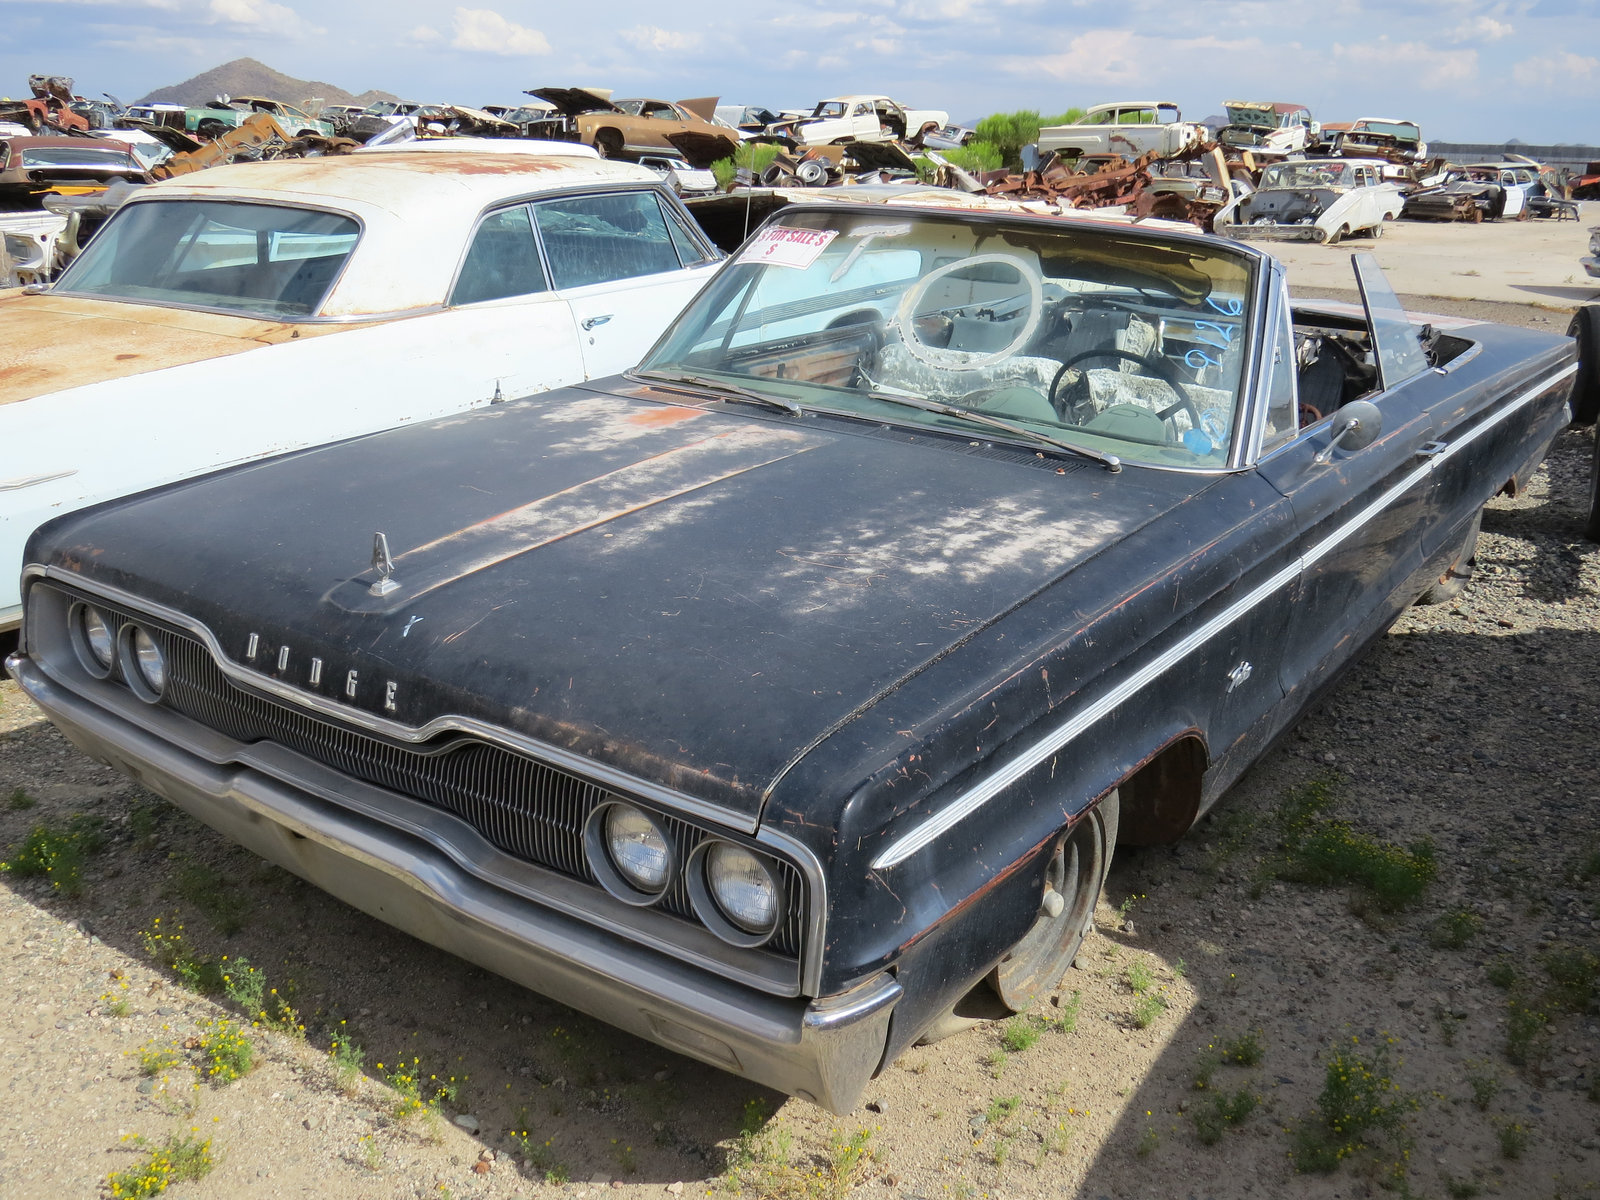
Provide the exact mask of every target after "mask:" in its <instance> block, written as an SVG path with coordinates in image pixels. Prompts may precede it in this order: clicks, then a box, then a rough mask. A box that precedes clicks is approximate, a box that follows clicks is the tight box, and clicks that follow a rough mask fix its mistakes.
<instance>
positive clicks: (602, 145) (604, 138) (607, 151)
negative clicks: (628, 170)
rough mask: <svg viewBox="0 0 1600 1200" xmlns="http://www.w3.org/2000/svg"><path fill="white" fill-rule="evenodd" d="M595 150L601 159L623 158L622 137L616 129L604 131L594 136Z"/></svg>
mask: <svg viewBox="0 0 1600 1200" xmlns="http://www.w3.org/2000/svg"><path fill="white" fill-rule="evenodd" d="M594 148H595V150H597V151H598V152H599V154H600V157H601V158H621V157H622V135H621V134H620V133H618V132H617V131H616V130H615V129H602V130H599V131H598V132H597V133H596V134H595V135H594Z"/></svg>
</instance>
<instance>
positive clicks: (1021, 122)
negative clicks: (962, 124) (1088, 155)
mask: <svg viewBox="0 0 1600 1200" xmlns="http://www.w3.org/2000/svg"><path fill="white" fill-rule="evenodd" d="M1081 116H1083V109H1081V108H1069V109H1068V110H1067V111H1066V112H1064V113H1062V114H1060V115H1059V116H1054V117H1041V116H1040V115H1039V114H1038V113H1036V112H1034V111H1032V110H1031V109H1024V110H1022V111H1020V112H1010V113H994V114H993V115H991V116H987V117H984V118H983V120H981V121H979V122H978V124H977V134H978V136H977V138H976V139H974V144H976V143H977V142H980V141H981V142H985V143H987V144H988V145H990V146H992V147H994V149H995V150H996V151H998V152H999V154H1000V162H999V163H997V164H996V165H995V166H994V167H987V168H985V169H986V170H990V171H992V170H996V169H997V168H998V167H1001V166H1006V167H1018V168H1020V167H1021V166H1022V148H1023V147H1024V146H1026V145H1027V144H1028V143H1029V142H1036V141H1038V140H1039V130H1040V129H1041V128H1044V127H1045V126H1049V125H1070V124H1071V123H1072V122H1073V121H1076V120H1077V119H1078V118H1079V117H1081ZM961 165H962V166H963V167H964V168H965V169H966V170H971V169H972V168H971V167H966V166H965V164H961Z"/></svg>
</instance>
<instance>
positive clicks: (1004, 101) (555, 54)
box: [0, 0, 1600, 143]
mask: <svg viewBox="0 0 1600 1200" xmlns="http://www.w3.org/2000/svg"><path fill="white" fill-rule="evenodd" d="M467 3H468V4H472V5H475V4H479V3H485V4H490V5H492V7H481V8H480V7H467V6H465V5H463V6H455V7H453V6H451V5H450V4H448V3H446V4H440V3H438V2H437V0H431V2H429V3H422V2H419V0H383V2H379V0H317V2H312V0H284V2H281V3H280V2H279V0H0V21H3V22H4V26H5V28H6V31H7V32H6V37H5V38H4V41H3V44H0V94H5V93H7V92H9V93H10V94H11V95H19V94H25V93H26V85H27V76H28V74H29V73H30V72H34V71H39V72H45V73H51V74H66V75H72V76H74V77H75V78H76V79H77V81H78V89H79V91H81V92H83V93H84V94H86V95H98V94H99V93H100V92H102V91H105V92H111V93H114V94H116V95H118V96H120V97H122V98H123V99H124V100H132V99H134V98H136V97H138V96H141V95H143V94H144V93H146V92H148V91H151V90H153V89H155V88H157V87H162V86H165V85H168V84H173V83H178V82H181V81H182V80H184V79H187V78H189V77H190V76H192V75H195V74H197V73H199V72H201V71H203V70H206V69H208V68H210V67H214V66H217V65H218V64H220V63H223V62H226V61H227V60H229V59H232V58H237V57H240V56H245V55H248V56H251V57H254V58H257V59H259V60H261V61H262V62H264V63H266V64H267V65H269V66H271V67H274V68H276V69H277V70H280V71H283V72H285V73H287V74H289V75H293V76H296V77H298V78H302V79H322V80H326V81H328V82H330V83H334V84H337V85H338V86H340V87H343V88H346V89H348V90H350V91H352V92H359V91H362V90H364V89H366V88H373V87H376V88H383V89H385V90H387V91H391V92H395V93H398V94H401V95H403V96H405V97H406V98H408V99H416V100H423V101H453V102H456V103H462V104H472V105H479V104H494V103H502V104H504V103H512V102H514V101H515V100H516V99H517V97H518V96H519V94H520V93H521V91H522V89H524V88H527V87H534V86H539V85H542V84H551V85H562V84H568V85H570V84H578V85H588V86H597V87H611V88H614V89H615V90H616V93H617V95H619V96H629V95H646V96H657V97H662V98H666V99H678V98H682V97H687V96H703V95H709V94H713V93H720V94H721V95H722V96H723V97H724V99H725V100H727V101H729V102H737V103H761V104H766V105H768V106H769V107H773V108H778V107H798V106H800V105H809V104H811V103H812V102H814V101H816V100H818V99H821V98H823V97H825V96H830V95H836V94H839V93H841V92H851V91H867V92H884V93H887V94H889V95H891V96H893V97H895V98H896V99H898V100H900V101H901V102H902V103H905V104H907V105H910V106H914V107H928V108H942V109H945V110H947V111H948V112H949V113H950V114H951V116H952V118H954V119H956V120H964V119H972V118H976V117H978V116H981V115H983V114H984V113H988V112H993V111H997V110H1009V109H1017V108H1036V109H1039V110H1041V111H1044V112H1053V111H1059V110H1061V109H1064V108H1067V107H1070V106H1073V105H1088V104H1092V103H1098V102H1100V101H1105V100H1121V99H1173V100H1177V101H1178V102H1179V104H1180V105H1181V106H1182V108H1183V110H1184V113H1185V115H1187V116H1189V117H1192V118H1195V119H1199V118H1202V117H1205V116H1208V115H1210V114H1212V113H1215V112H1218V111H1220V108H1221V104H1222V101H1223V100H1225V99H1232V98H1240V99H1256V100H1293V101H1299V102H1302V103H1305V104H1308V105H1309V106H1310V107H1311V110H1312V112H1313V113H1314V114H1315V115H1316V116H1317V117H1319V118H1321V119H1323V120H1328V121H1338V120H1353V119H1354V118H1356V117H1362V116H1393V117H1408V118H1411V119H1414V120H1417V121H1419V122H1420V123H1421V124H1422V127H1423V132H1424V134H1425V135H1426V136H1429V137H1434V138H1437V139H1440V140H1449V141H1486V142H1499V141H1504V140H1506V139H1508V138H1512V137H1519V138H1521V139H1523V140H1524V141H1529V142H1540V141H1551V142H1589V143H1595V142H1600V0H1519V2H1510V3H1479V2H1477V0H1388V2H1384V3H1379V2H1376V0H1235V2H1230V3H1222V2H1220V0H1187V2H1174V0H1114V2H1112V3H1106V2H1105V0H798V2H791V3H779V4H772V3H750V4H738V3H731V4H730V3H727V0H723V2H722V3H719V4H716V5H714V6H713V5H698V4H696V5H688V4H677V5H672V4H661V3H659V2H654V3H638V2H636V0H608V2H607V3H605V4H603V5H599V4H593V5H573V4H549V3H534V2H532V0H467ZM285 99H301V97H285Z"/></svg>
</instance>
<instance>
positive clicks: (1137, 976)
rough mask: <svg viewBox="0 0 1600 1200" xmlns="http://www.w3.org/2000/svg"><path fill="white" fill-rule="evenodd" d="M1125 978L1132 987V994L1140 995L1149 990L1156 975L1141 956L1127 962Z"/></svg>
mask: <svg viewBox="0 0 1600 1200" xmlns="http://www.w3.org/2000/svg"><path fill="white" fill-rule="evenodd" d="M1127 980H1128V987H1129V988H1130V989H1132V991H1133V994H1134V995H1136V996H1142V995H1144V994H1145V993H1146V992H1148V991H1149V990H1150V987H1151V985H1152V984H1154V983H1155V981H1156V977H1155V974H1154V973H1153V972H1152V971H1151V970H1150V964H1149V963H1147V962H1145V961H1144V959H1142V958H1136V959H1134V960H1133V961H1132V962H1131V963H1129V964H1128V970H1127Z"/></svg>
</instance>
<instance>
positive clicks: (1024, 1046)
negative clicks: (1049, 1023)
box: [1000, 1015, 1039, 1054]
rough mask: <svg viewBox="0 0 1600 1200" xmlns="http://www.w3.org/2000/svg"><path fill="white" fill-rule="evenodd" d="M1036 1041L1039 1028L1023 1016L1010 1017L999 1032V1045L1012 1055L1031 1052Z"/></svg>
mask: <svg viewBox="0 0 1600 1200" xmlns="http://www.w3.org/2000/svg"><path fill="white" fill-rule="evenodd" d="M1038 1040H1039V1026H1037V1025H1036V1024H1034V1023H1033V1022H1032V1021H1030V1020H1029V1019H1028V1018H1027V1017H1026V1016H1024V1015H1019V1016H1015V1017H1012V1018H1011V1020H1009V1021H1007V1022H1006V1023H1005V1026H1004V1027H1003V1028H1002V1029H1001V1031H1000V1044H1001V1045H1002V1046H1004V1047H1005V1048H1006V1049H1007V1050H1008V1051H1010V1052H1011V1053H1012V1054H1021V1053H1022V1052H1023V1051H1024V1050H1031V1049H1032V1048H1033V1044H1034V1043H1035V1042H1037V1041H1038Z"/></svg>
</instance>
